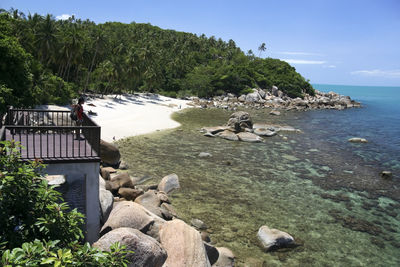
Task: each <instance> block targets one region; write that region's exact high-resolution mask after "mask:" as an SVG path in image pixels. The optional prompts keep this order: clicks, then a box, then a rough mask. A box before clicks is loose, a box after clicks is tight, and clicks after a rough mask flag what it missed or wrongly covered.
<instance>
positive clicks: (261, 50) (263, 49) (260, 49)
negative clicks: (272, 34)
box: [258, 43, 267, 57]
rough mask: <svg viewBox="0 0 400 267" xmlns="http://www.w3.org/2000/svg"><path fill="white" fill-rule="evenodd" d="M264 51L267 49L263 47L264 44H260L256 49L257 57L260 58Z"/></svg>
mask: <svg viewBox="0 0 400 267" xmlns="http://www.w3.org/2000/svg"><path fill="white" fill-rule="evenodd" d="M265 50H267V47H266V46H265V43H262V44H261V45H260V46H259V47H258V51H260V54H259V55H258V57H261V53H262V52H264V51H265Z"/></svg>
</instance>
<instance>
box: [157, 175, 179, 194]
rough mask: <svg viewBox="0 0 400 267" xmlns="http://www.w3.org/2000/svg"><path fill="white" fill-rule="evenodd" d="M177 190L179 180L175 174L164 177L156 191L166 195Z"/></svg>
mask: <svg viewBox="0 0 400 267" xmlns="http://www.w3.org/2000/svg"><path fill="white" fill-rule="evenodd" d="M179 188H181V186H180V184H179V178H178V175H176V174H175V173H172V174H169V175H167V176H165V177H164V178H162V180H161V182H160V183H159V184H158V191H164V192H165V193H167V194H169V193H171V192H172V191H174V190H175V189H179Z"/></svg>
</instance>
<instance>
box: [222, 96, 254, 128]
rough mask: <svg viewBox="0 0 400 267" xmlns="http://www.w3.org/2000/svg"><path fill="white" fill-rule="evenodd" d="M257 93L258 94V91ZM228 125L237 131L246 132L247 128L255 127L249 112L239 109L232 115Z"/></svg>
mask: <svg viewBox="0 0 400 267" xmlns="http://www.w3.org/2000/svg"><path fill="white" fill-rule="evenodd" d="M256 94H257V95H258V93H256ZM228 126H229V127H231V128H233V129H234V130H235V131H236V132H244V131H245V130H246V129H252V128H253V122H252V120H251V117H250V114H249V113H248V112H244V111H238V112H235V113H233V114H232V115H231V116H230V118H229V120H228Z"/></svg>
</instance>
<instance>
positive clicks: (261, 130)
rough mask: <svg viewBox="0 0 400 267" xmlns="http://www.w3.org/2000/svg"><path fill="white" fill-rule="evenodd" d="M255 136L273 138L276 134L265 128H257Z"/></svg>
mask: <svg viewBox="0 0 400 267" xmlns="http://www.w3.org/2000/svg"><path fill="white" fill-rule="evenodd" d="M254 134H256V135H259V136H267V137H271V136H274V135H276V132H275V131H271V130H268V129H265V128H256V129H254Z"/></svg>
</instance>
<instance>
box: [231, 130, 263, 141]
mask: <svg viewBox="0 0 400 267" xmlns="http://www.w3.org/2000/svg"><path fill="white" fill-rule="evenodd" d="M237 136H238V137H239V140H240V141H244V142H251V143H258V142H262V140H263V139H262V138H261V137H259V136H258V135H256V134H253V133H247V132H242V133H238V134H237Z"/></svg>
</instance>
